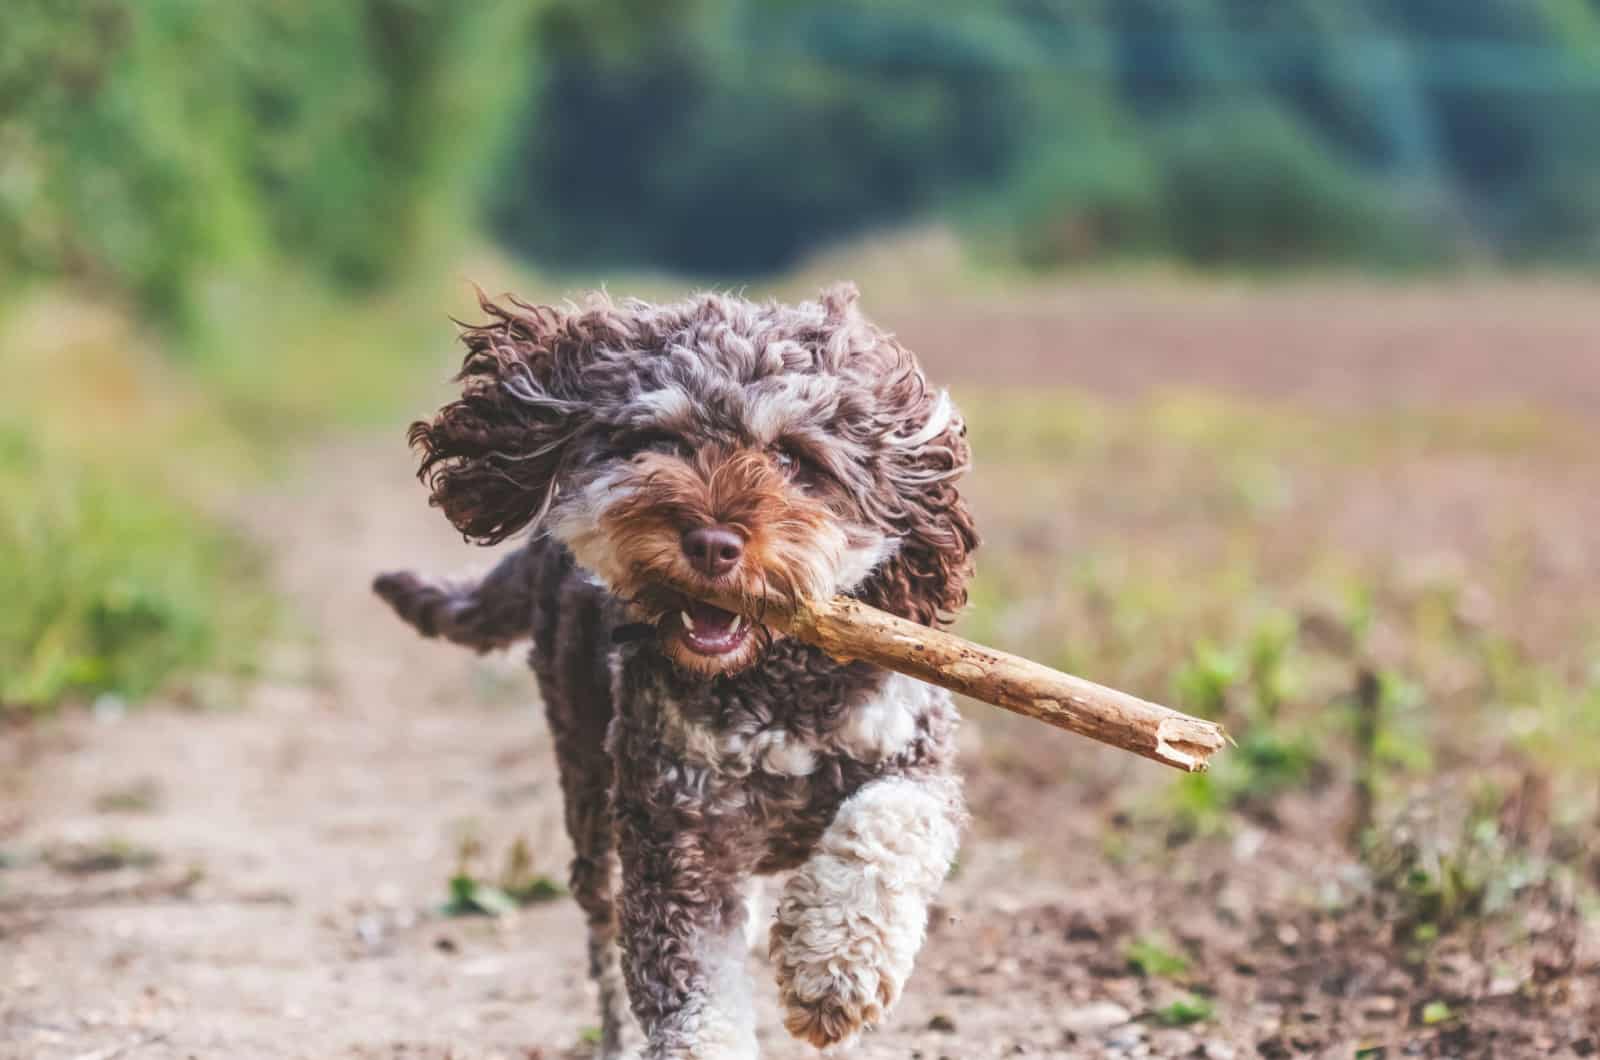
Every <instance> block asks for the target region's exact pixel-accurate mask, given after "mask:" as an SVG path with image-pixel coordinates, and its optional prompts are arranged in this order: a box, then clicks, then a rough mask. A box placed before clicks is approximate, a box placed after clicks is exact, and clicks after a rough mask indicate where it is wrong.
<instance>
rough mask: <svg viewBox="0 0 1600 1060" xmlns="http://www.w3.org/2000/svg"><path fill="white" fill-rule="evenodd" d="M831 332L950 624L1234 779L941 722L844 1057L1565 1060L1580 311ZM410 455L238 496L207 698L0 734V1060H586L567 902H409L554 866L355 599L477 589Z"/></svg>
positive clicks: (1401, 297)
mask: <svg viewBox="0 0 1600 1060" xmlns="http://www.w3.org/2000/svg"><path fill="white" fill-rule="evenodd" d="M867 300H868V305H869V306H872V305H874V303H875V302H876V303H877V305H876V310H877V312H878V315H879V316H880V317H881V318H882V319H883V320H884V321H885V322H886V323H888V324H889V325H891V326H892V327H894V328H895V329H897V330H898V331H899V333H900V334H901V335H902V336H903V337H904V338H905V339H906V340H907V342H908V343H909V344H910V345H912V347H913V348H914V349H917V350H918V351H919V352H920V353H921V354H922V355H923V358H924V360H925V362H926V363H927V365H928V366H929V368H930V370H931V372H932V373H933V374H934V375H935V376H936V377H937V378H939V379H940V380H942V381H945V382H949V383H951V384H952V385H953V387H954V389H955V391H956V393H957V396H958V398H960V399H961V401H962V404H963V405H964V407H965V408H966V410H967V412H968V418H969V421H970V423H971V426H972V433H973V440H974V448H975V451H976V454H977V458H978V462H979V467H978V470H977V472H976V474H975V475H974V477H973V479H972V480H971V484H970V494H971V496H972V497H973V499H974V502H975V504H976V506H977V508H978V511H979V513H980V516H981V519H982V524H981V525H982V527H983V530H984V532H985V538H986V544H985V548H984V551H983V552H982V553H981V554H980V581H979V584H978V587H977V589H976V591H975V594H974V601H973V606H972V608H971V611H970V612H969V614H968V615H967V617H966V618H965V620H964V626H963V629H964V630H965V631H966V632H967V633H968V634H969V635H972V636H974V637H978V638H980V639H983V640H985V641H988V642H990V643H994V644H996V645H999V646H1003V647H1006V648H1009V649H1011V650H1015V651H1020V652H1023V653H1026V654H1029V655H1031V656H1033V657H1035V658H1039V659H1041V660H1042V661H1046V662H1049V663H1052V664H1054V665H1059V666H1063V667H1065V668H1069V669H1072V670H1074V671H1075V672H1078V673H1082V674H1083V675H1084V676H1087V677H1091V678H1093V679H1095V680H1099V681H1103V682H1106V683H1110V684H1115V685H1118V686H1119V687H1125V688H1128V689H1129V690H1130V691H1134V692H1137V693H1140V694H1142V695H1146V696H1149V697H1151V698H1156V699H1161V700H1163V701H1166V702H1170V703H1172V704H1173V705H1175V706H1182V707H1185V708H1186V709H1190V710H1195V711H1203V712H1205V713H1207V714H1210V715H1213V716H1216V717H1218V718H1220V719H1221V720H1224V721H1225V722H1227V724H1228V725H1229V727H1230V729H1231V731H1232V732H1233V733H1234V734H1235V736H1236V737H1237V738H1238V740H1239V744H1240V746H1239V747H1238V748H1237V749H1236V750H1234V751H1231V752H1229V753H1228V755H1227V758H1226V759H1225V761H1224V762H1223V763H1222V764H1221V766H1220V767H1219V769H1218V770H1217V771H1216V772H1215V773H1214V774H1212V775H1211V776H1209V777H1207V778H1202V779H1199V780H1195V779H1184V778H1180V777H1178V776H1177V775H1176V774H1172V773H1169V772H1166V771H1164V770H1162V769H1160V768H1159V767H1157V766H1154V765H1151V764H1150V763H1147V762H1144V761H1142V760H1138V759H1134V758H1132V757H1131V756H1126V755H1120V754H1118V753H1116V752H1112V751H1108V750H1104V749H1101V748H1098V747H1095V746H1093V745H1090V744H1088V743H1086V742H1083V741H1080V740H1077V739H1075V738H1073V737H1070V736H1067V735H1066V734H1063V733H1057V732H1054V731H1048V730H1044V729H1042V728H1040V727H1038V726H1037V725H1035V724H1033V723H1029V722H1026V721H1023V720H1021V719H1016V718H1012V717H1010V716H1005V715H1002V714H1000V713H999V712H997V711H993V710H990V709H989V708H986V707H982V706H978V705H973V706H972V707H971V709H970V710H969V711H968V717H969V719H970V724H969V726H968V728H967V732H966V736H967V763H966V772H967V775H968V777H969V793H970V797H971V802H972V807H973V815H974V825H973V831H972V834H971V836H970V837H969V839H968V841H967V844H966V847H965V849H964V851H963V854H962V858H961V862H960V865H959V867H958V870H957V872H956V873H955V874H954V876H953V878H952V880H951V882H950V884H949V885H948V887H947V889H946V892H945V894H944V898H943V903H942V906H941V908H940V909H939V911H938V913H937V915H936V916H935V918H934V920H933V922H932V924H931V925H930V939H929V944H928V948H927V951H926V953H925V955H924V957H923V960H922V962H921V964H920V966H919V970H918V972H917V974H916V976H915V978H914V979H913V981H912V984H911V987H910V989H909V990H908V993H907V997H906V999H905V1001H904V1002H903V1003H902V1005H901V1007H900V1008H899V1009H898V1010H897V1011H896V1013H895V1015H894V1018H893V1020H892V1022H891V1024H890V1025H889V1026H888V1027H887V1028H885V1029H884V1030H882V1031H880V1032H877V1033H875V1034H873V1035H871V1036H869V1037H868V1038H866V1039H865V1040H864V1041H863V1042H862V1044H861V1045H860V1046H859V1047H857V1049H856V1050H855V1051H854V1052H853V1053H851V1054H850V1055H853V1056H859V1057H863V1058H884V1060H887V1058H901V1060H903V1058H907V1057H910V1058H917V1060H939V1058H943V1057H949V1058H953V1060H983V1058H989V1057H1009V1056H1032V1057H1055V1058H1068V1057H1081V1058H1091V1057H1210V1058H1212V1060H1221V1058H1226V1057H1238V1058H1244V1057H1252V1056H1263V1057H1272V1058H1276V1057H1301V1056H1304V1057H1328V1058H1333V1057H1339V1058H1352V1057H1357V1056H1362V1057H1383V1056H1387V1057H1399V1056H1426V1057H1473V1058H1497V1060H1501V1058H1520V1057H1546V1056H1552V1057H1589V1056H1594V1055H1597V1054H1600V1030H1597V1028H1600V924H1597V920H1596V909H1597V903H1596V899H1595V893H1596V890H1597V888H1600V839H1597V835H1600V530H1597V528H1600V291H1597V290H1596V289H1594V288H1591V287H1585V286H1582V285H1577V284H1573V283H1556V282H1553V281H1552V282H1548V283H1545V282H1531V281H1530V282H1526V283H1519V284H1507V283H1504V282H1490V281H1487V280H1482V281H1480V280H1468V281H1462V282H1460V283H1454V284H1448V285H1429V286H1423V287H1411V288H1396V289H1386V288H1383V287H1379V286H1375V285H1368V284H1361V283H1356V282H1353V281H1352V282H1346V281H1338V282H1334V281H1327V282H1320V283H1312V282H1305V283H1297V284H1293V285H1289V286H1282V287H1270V286H1250V285H1234V286H1222V285H1204V286H1202V285H1194V284H1180V283H1176V282H1170V281H1160V282H1153V283H1137V282H1134V281H1131V280H1130V281H1113V280H1104V279H1086V280H1084V281H1083V282H1082V283H1077V284H1070V285H1061V286H1056V287H1052V288H1038V289H1028V290H1025V291H1022V292H1011V293H997V292H987V293H979V294H970V295H965V296H953V297H948V298H947V297H942V296H940V297H932V296H930V297H927V298H922V299H919V298H916V297H914V296H912V295H911V294H910V293H908V292H906V291H904V290H897V291H896V292H895V293H893V294H890V295H888V296H886V297H884V298H877V299H875V298H874V291H873V289H872V288H871V287H870V286H869V288H868V290H867ZM443 334H444V333H443V332H441V335H443ZM400 427H401V423H400V422H399V421H398V420H397V421H396V423H395V424H394V426H393V428H392V429H390V430H388V431H386V432H384V433H383V434H382V435H381V437H376V438H374V437H356V438H348V439H342V440H337V441H330V442H326V443H323V444H321V445H319V446H317V447H316V448H315V449H313V450H311V451H309V452H306V453H304V454H301V456H300V457H299V459H298V460H297V461H296V465H297V467H298V468H299V472H298V474H297V475H296V476H295V477H293V478H292V480H290V481H289V482H287V483H285V484H282V485H280V486H279V487H277V488H275V489H273V490H271V491H270V492H267V493H264V494H260V495H256V496H252V497H250V498H247V499H246V500H245V501H243V502H241V503H239V504H238V505H237V509H236V516H235V518H236V521H237V522H238V523H239V524H240V525H241V526H243V527H244V528H245V529H246V530H247V532H248V533H249V534H250V535H251V536H252V537H253V538H254V539H255V540H257V541H259V542H260V543H262V545H263V546H264V547H265V548H266V549H267V550H268V552H269V554H270V555H271V556H272V557H273V568H272V569H273V578H274V580H275V582H276V583H277V584H278V585H279V586H280V587H281V588H282V590H283V592H284V593H285V595H286V597H287V599H288V600H289V601H290V609H291V614H292V621H291V626H292V629H291V631H290V635H288V636H286V637H285V638H284V639H283V642H282V643H281V644H279V645H277V646H276V647H275V648H274V649H273V650H272V651H271V652H270V653H269V655H268V657H267V658H266V660H265V661H264V664H263V667H262V672H261V674H260V676H259V679H258V680H257V681H255V682H254V684H253V685H252V686H251V687H250V688H248V689H247V690H246V691H245V693H244V694H243V695H242V697H240V696H234V695H233V694H232V693H231V692H230V691H229V690H228V689H227V688H225V687H222V686H219V687H218V688H216V689H206V688H202V689H201V690H200V691H199V692H197V693H194V694H191V695H189V696H187V697H181V700H180V701H170V702H152V703H148V704H144V705H142V706H140V708H139V709H138V710H136V711H132V712H124V711H122V710H121V709H120V708H119V707H118V705H116V704H107V703H102V704H100V705H99V707H98V708H97V709H92V710H76V711H68V712H65V713H64V714H63V715H61V716H60V717H58V718H56V719H52V720H47V721H35V722H31V723H26V724H24V723H21V722H18V723H15V724H14V725H13V727H12V729H11V731H10V732H8V733H7V734H5V737H4V739H0V800H3V801H0V853H3V854H4V855H6V856H7V858H8V860H7V861H4V862H0V953H3V954H4V958H3V959H0V1057H15V1058H18V1060H21V1058H28V1060H36V1058H37V1060H55V1058H78V1060H86V1058H89V1057H95V1058H99V1060H112V1058H113V1057H117V1058H121V1057H128V1058H132V1060H155V1058H168V1057H172V1058H178V1057H203V1058H210V1057H229V1058H233V1057H241V1058H246V1057H273V1058H277V1057H282V1058H288V1057H305V1058H331V1057H371V1058H377V1057H397V1058H398V1057H407V1058H444V1057H452V1058H455V1060H467V1058H487V1057H493V1056H498V1057H505V1058H517V1060H529V1058H534V1057H544V1058H555V1057H582V1056H586V1055H587V1047H586V1046H585V1045H584V1044H583V1038H584V1033H585V1029H586V1027H587V1026H588V1025H589V1024H590V1022H591V1021H592V1014H591V1004H590V1001H589V999H588V987H587V984H586V982H585V980H584V975H583V959H582V942H581V931H580V926H581V925H580V919H579V917H578V916H577V914H576V911H575V910H574V909H573V908H570V907H569V903H567V902H565V901H557V902H549V903H540V904H534V905H530V906H528V907H526V908H524V909H522V910H521V911H520V912H517V913H515V914H513V915H508V916H503V917H499V918H488V917H448V916H445V915H443V914H441V913H440V911H439V906H440V903H441V902H443V901H444V899H445V898H446V895H447V881H448V879H449V877H450V876H451V875H452V874H453V873H455V872H456V871H457V869H458V861H459V860H460V859H461V857H462V852H463V848H464V845H465V846H466V847H467V848H469V850H471V849H475V850H476V851H477V853H476V854H474V855H472V856H471V857H470V858H469V862H470V863H469V865H468V868H469V869H470V870H471V871H472V872H474V873H478V874H481V875H484V876H492V875H493V874H494V873H495V872H497V871H498V867H499V865H500V864H501V862H502V861H503V860H504V859H505V858H506V856H507V852H508V851H509V850H510V849H511V848H512V847H513V845H514V844H515V842H516V841H517V840H518V839H519V838H520V839H521V840H522V841H523V845H524V846H525V847H526V849H527V850H528V851H529V853H530V855H531V859H532V871H533V872H535V873H539V874H546V875H549V876H551V877H554V878H556V879H561V878H562V877H563V876H564V873H565V868H564V865H565V859H566V841H565V838H564V836H563V835H562V832H561V826H560V807H559V803H558V801H557V800H558V791H557V786H556V783H555V779H554V776H553V772H552V770H551V768H550V763H549V760H548V748H547V746H546V745H547V742H548V737H547V734H546V733H545V731H544V727H543V722H542V721H541V720H539V719H538V714H537V712H536V711H534V710H532V709H530V706H529V704H530V700H531V698H532V693H531V683H530V682H529V680H528V679H527V677H526V675H525V674H524V673H523V672H522V671H521V670H520V668H519V667H518V665H517V664H516V662H515V660H514V659H488V660H478V659H472V658H468V657H466V656H465V655H463V654H462V653H460V652H459V650H455V649H450V648H446V647H441V646H437V645H434V644H424V643H420V642H418V641H417V640H415V639H414V638H413V637H412V636H410V635H409V634H408V633H406V632H405V631H404V630H402V629H401V628H400V627H399V626H398V624H396V623H395V622H394V621H393V620H392V619H390V618H389V616H388V615H387V614H386V613H385V612H383V611H382V610H381V609H380V608H379V607H378V606H377V605H376V604H375V603H374V602H373V601H372V600H371V599H370V598H369V597H368V595H367V593H366V583H367V580H368V578H369V577H370V574H371V573H372V572H373V571H374V570H376V569H379V568H383V567H391V566H398V565H415V566H418V567H421V568H424V569H430V570H437V571H445V572H448V571H450V570H452V569H459V568H461V567H464V566H468V565H474V564H477V563H481V562H483V560H484V559H485V557H482V556H480V555H474V554H471V553H469V552H468V551H467V550H466V549H465V547H464V546H462V545H461V544H460V542H459V540H457V539H456V538H455V536H454V535H453V534H452V533H450V532H449V531H448V528H447V527H445V526H444V524H443V522H442V520H440V519H439V518H438V516H437V515H436V514H435V513H433V512H431V511H430V510H428V509H427V507H426V506H425V504H424V501H423V495H422V492H421V490H420V489H419V488H418V487H417V486H416V484H415V483H414V481H412V479H411V475H410V472H411V465H410V459H409V455H408V454H407V453H406V451H405V448H404V445H403V443H402V441H401V439H400V434H401V431H400ZM751 969H752V974H753V975H754V976H756V977H757V979H758V980H759V983H758V989H757V995H758V997H761V998H762V999H763V1000H764V1003H765V1004H766V1005H767V1008H766V1010H765V1012H764V1017H763V1018H764V1027H765V1030H764V1039H763V1040H764V1042H765V1045H766V1049H767V1055H770V1056H774V1057H801V1056H804V1055H807V1052H808V1051H807V1050H804V1049H802V1048H800V1047H799V1046H797V1045H795V1044H794V1043H792V1042H790V1041H789V1040H788V1039H787V1038H786V1037H785V1036H784V1034H783V1032H782V1031H781V1028H780V1026H779V1024H778V1021H777V1019H776V1017H775V1013H774V1012H773V1011H772V1008H771V998H770V994H771V991H770V989H767V990H764V989H762V986H763V985H764V984H765V981H766V979H767V972H766V969H765V967H764V965H763V964H762V963H761V961H760V960H759V959H756V958H752V965H751Z"/></svg>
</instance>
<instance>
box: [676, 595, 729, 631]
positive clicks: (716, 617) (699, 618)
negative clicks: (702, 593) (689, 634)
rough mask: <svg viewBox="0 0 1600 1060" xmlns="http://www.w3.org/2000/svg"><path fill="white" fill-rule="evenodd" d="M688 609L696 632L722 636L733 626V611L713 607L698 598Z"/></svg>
mask: <svg viewBox="0 0 1600 1060" xmlns="http://www.w3.org/2000/svg"><path fill="white" fill-rule="evenodd" d="M687 611H688V614H689V617H690V618H691V619H692V620H693V629H694V632H695V633H697V634H699V635H701V636H705V637H716V636H722V635H724V634H726V633H727V632H728V631H729V630H730V629H731V628H732V626H733V619H734V614H733V612H732V611H724V610H723V609H722V608H720V607H712V606H711V605H710V604H703V603H701V602H700V601H698V600H696V601H694V602H693V603H691V604H690V605H689V606H688V608H687Z"/></svg>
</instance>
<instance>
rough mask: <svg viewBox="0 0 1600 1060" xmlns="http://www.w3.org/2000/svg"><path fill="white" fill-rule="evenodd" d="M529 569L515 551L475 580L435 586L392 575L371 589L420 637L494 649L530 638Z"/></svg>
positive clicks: (400, 573) (524, 557)
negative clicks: (436, 638)
mask: <svg viewBox="0 0 1600 1060" xmlns="http://www.w3.org/2000/svg"><path fill="white" fill-rule="evenodd" d="M530 566H531V564H530V563H529V562H528V556H527V550H526V549H518V550H517V551H516V552H515V553H514V554H512V555H510V556H507V557H506V558H505V559H504V560H502V561H501V562H500V564H499V565H498V566H496V567H495V568H494V569H493V570H491V571H490V572H489V573H488V574H486V575H484V577H483V578H482V579H481V580H479V581H476V582H446V581H438V582H435V581H429V580H427V579H424V578H419V577H418V576H417V575H415V574H412V573H411V572H410V571H392V572H390V573H387V574H380V575H378V576H377V577H376V578H374V579H373V582H372V591H373V592H375V593H377V594H378V595H379V596H380V597H382V598H383V599H384V601H385V602H387V603H388V605H389V606H390V607H392V608H394V611H395V614H397V615H399V616H400V617H401V618H403V619H404V620H405V621H406V622H407V623H408V624H410V625H411V626H412V627H414V628H415V629H416V631H417V632H418V633H421V634H422V635H423V636H424V637H443V638H444V639H445V640H448V641H452V642H454V643H456V644H463V645H466V646H467V647H469V648H472V649H473V650H475V651H478V652H487V651H494V650H495V649H496V648H504V647H505V646H507V645H508V644H511V643H513V642H515V641H517V640H519V639H521V638H523V637H526V636H529V635H530V632H531V627H532V624H533V579H532V571H531V570H530V569H529V568H530Z"/></svg>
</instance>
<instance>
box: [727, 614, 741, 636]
mask: <svg viewBox="0 0 1600 1060" xmlns="http://www.w3.org/2000/svg"><path fill="white" fill-rule="evenodd" d="M743 623H744V616H743V615H734V616H733V624H732V625H731V626H729V627H728V632H729V633H737V632H739V627H740V626H741V625H742V624H743Z"/></svg>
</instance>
